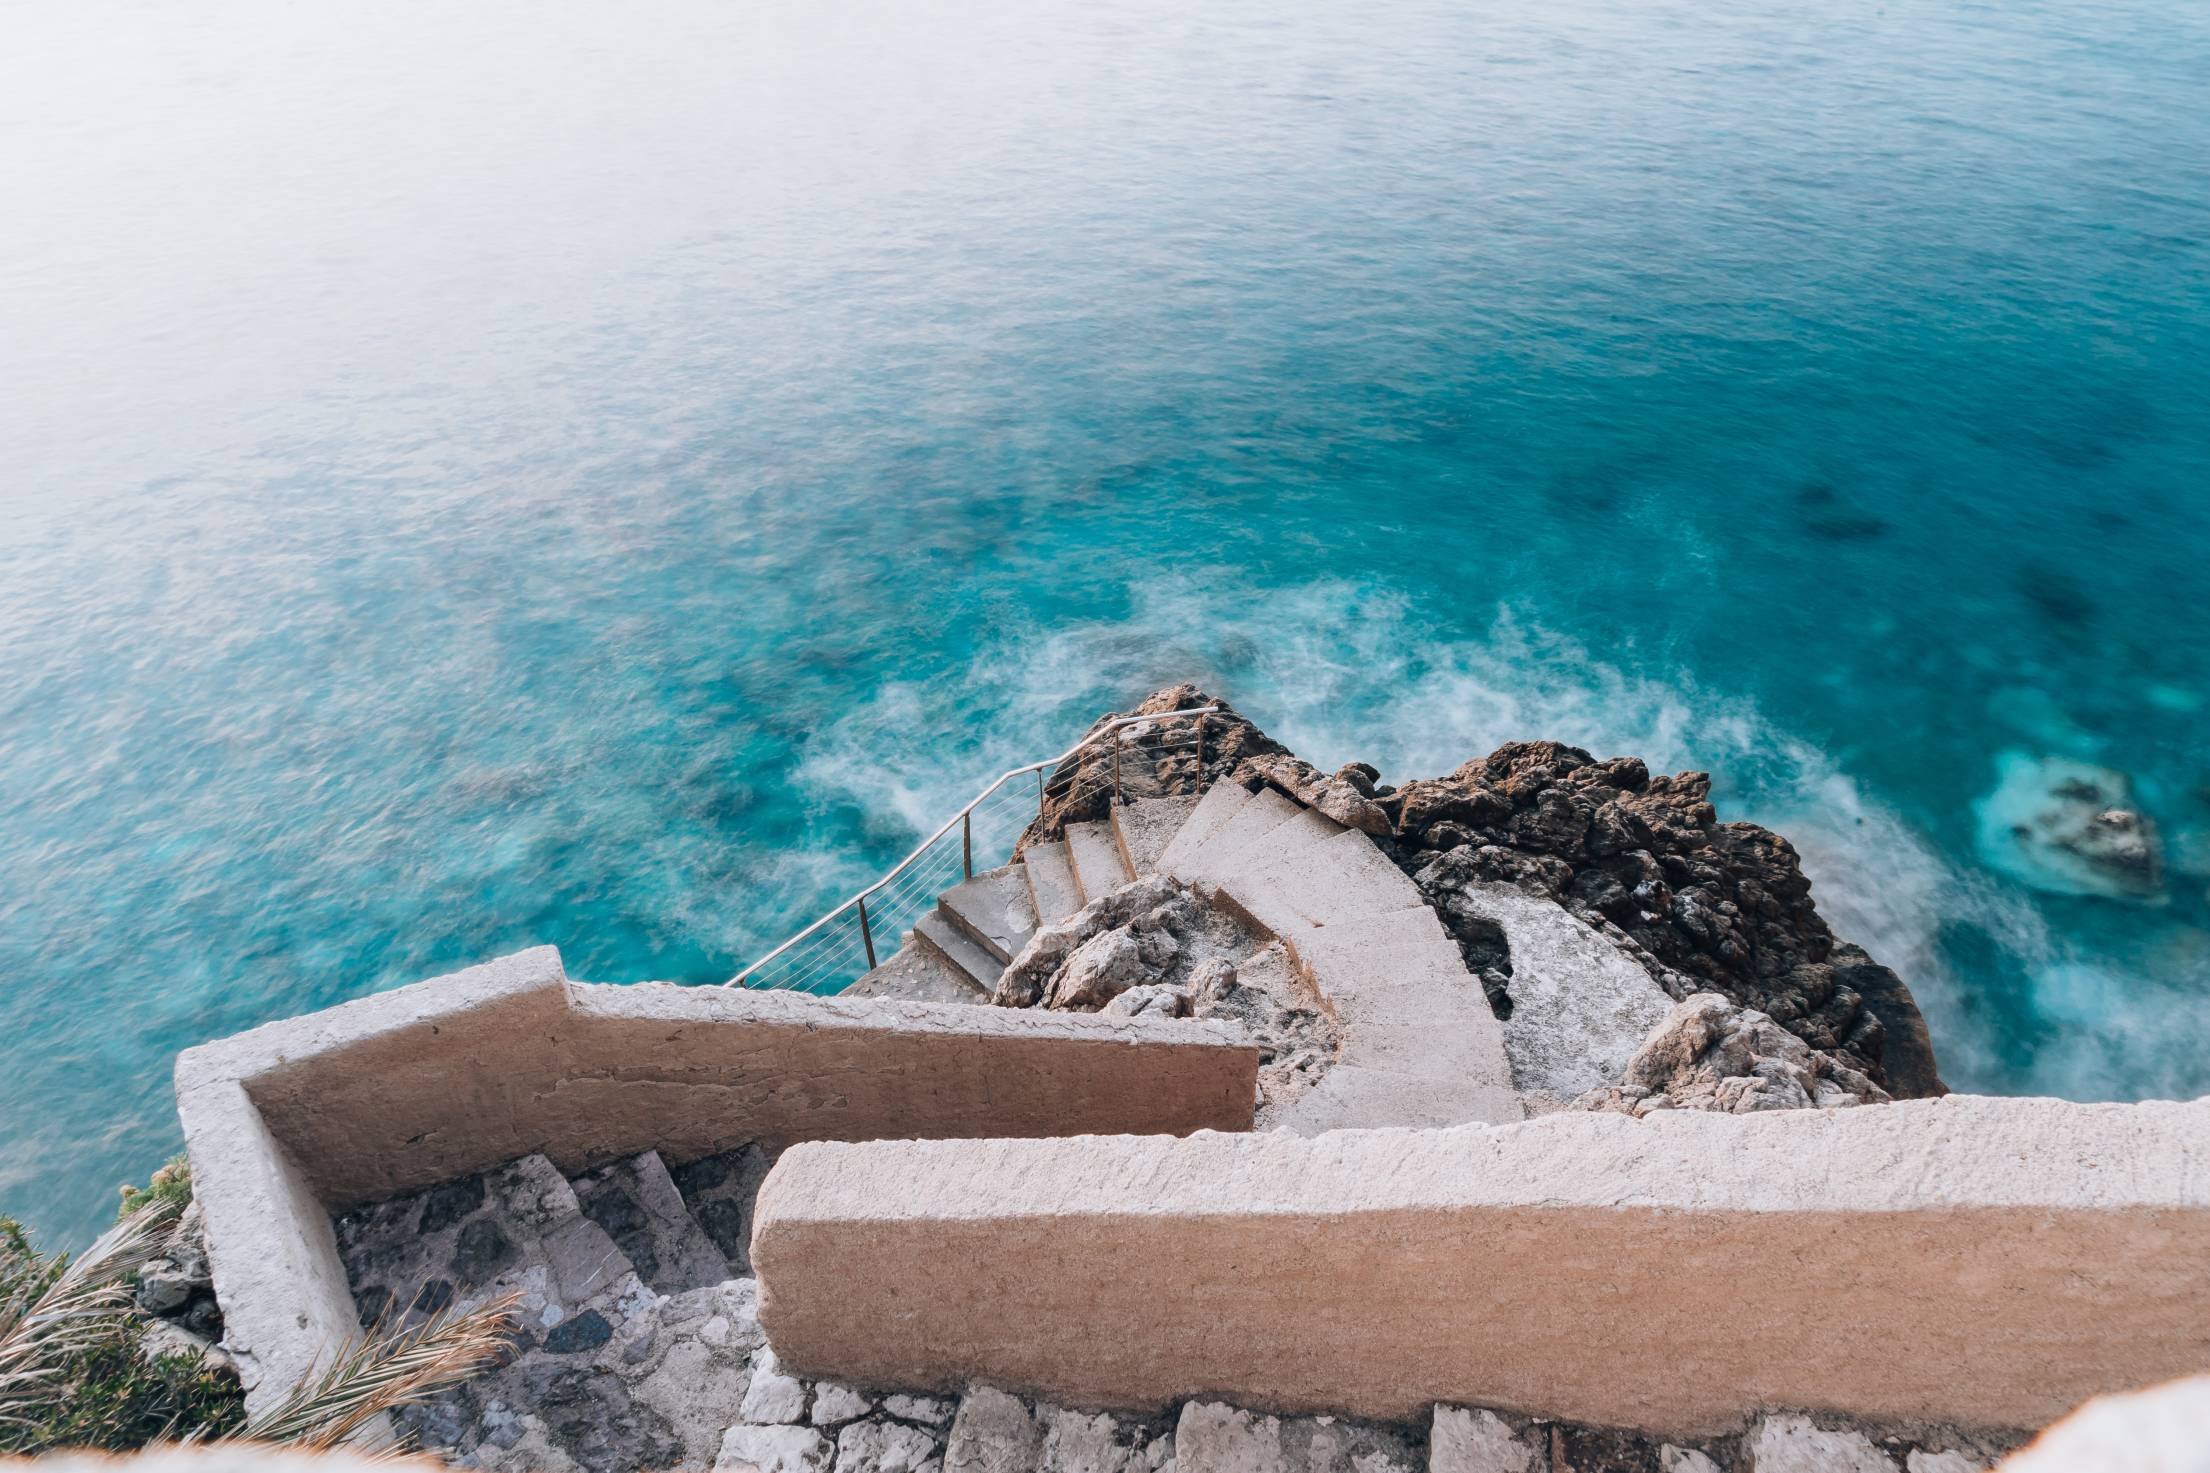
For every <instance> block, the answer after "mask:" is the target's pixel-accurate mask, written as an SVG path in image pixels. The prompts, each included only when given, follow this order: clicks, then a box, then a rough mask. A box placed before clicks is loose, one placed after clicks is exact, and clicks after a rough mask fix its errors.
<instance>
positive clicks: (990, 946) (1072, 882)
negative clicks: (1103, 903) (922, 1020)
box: [848, 797, 1197, 1002]
mask: <svg viewBox="0 0 2210 1473" xmlns="http://www.w3.org/2000/svg"><path fill="white" fill-rule="evenodd" d="M1196 806H1197V800H1196V799H1194V798H1175V797H1154V798H1137V799H1136V800H1134V801H1133V802H1130V803H1124V804H1116V805H1115V806H1114V808H1113V811H1112V816H1111V817H1110V818H1107V819H1098V820H1096V821H1094V822H1090V823H1076V824H1069V825H1067V832H1066V837H1065V838H1064V839H1061V840H1058V841H1056V842H1054V843H1049V844H1035V845H1031V846H1030V847H1029V849H1028V850H1027V851H1026V852H1025V853H1024V854H1023V855H1022V856H1021V857H1020V858H1019V859H1017V860H1015V861H1014V862H1013V863H1011V864H1008V865H1005V866H1003V867H1001V868H999V869H994V870H988V871H985V872H984V873H982V874H978V875H976V876H975V877H974V878H973V879H971V880H962V881H961V882H960V883H959V884H957V885H954V886H952V888H951V889H949V890H946V891H945V892H944V893H943V894H941V895H939V896H937V897H936V909H934V910H933V911H931V912H929V913H928V914H927V915H925V916H923V917H922V918H921V919H920V921H919V922H918V923H917V924H916V925H915V926H914V928H913V932H912V934H911V936H910V937H909V939H908V940H907V942H906V944H905V945H904V946H903V947H901V948H900V949H899V951H898V954H897V955H896V956H893V957H892V958H890V960H889V961H887V962H885V963H884V964H883V965H882V966H880V967H877V968H876V969H875V970H874V971H872V972H869V973H868V974H867V975H866V976H865V977H862V978H861V979H860V980H859V981H858V982H856V983H854V984H853V985H852V987H851V988H850V989H848V990H849V991H850V992H851V993H853V994H854V995H857V996H871V995H881V996H896V997H912V998H921V999H925V1000H927V1001H932V1002H981V1001H984V1000H985V999H987V998H988V997H989V995H990V990H991V989H992V988H993V987H995V986H996V985H997V980H998V974H999V973H1001V972H1003V971H1004V970H1005V964H1006V963H1007V962H1009V961H1011V960H1012V959H1013V958H1014V956H1015V955H1017V954H1018V953H1019V951H1020V949H1021V948H1022V947H1023V946H1025V945H1026V944H1027V943H1028V938H1029V937H1031V936H1033V935H1035V934H1036V928H1037V927H1038V926H1039V925H1048V924H1050V923H1051V922H1053V921H1057V920H1063V919H1065V918H1066V917H1068V916H1070V915H1073V914H1074V913H1075V912H1076V911H1078V910H1080V909H1081V908H1082V907H1083V906H1085V905H1087V904H1088V903H1089V902H1091V901H1092V900H1095V899H1096V898H1097V897H1098V896H1100V895H1103V894H1105V893H1106V892H1107V891H1109V890H1114V889H1117V888H1119V887H1120V886H1122V885H1125V884H1127V883H1128V882H1129V881H1130V880H1133V879H1135V878H1136V877H1137V876H1138V875H1139V874H1148V873H1150V872H1151V871H1152V870H1153V869H1155V868H1156V867H1157V866H1156V861H1157V856H1158V854H1159V853H1160V851H1161V850H1163V849H1164V848H1165V846H1166V842H1167V840H1168V839H1169V838H1170V837H1171V836H1172V834H1173V832H1174V831H1175V830H1176V829H1178V828H1179V827H1180V826H1181V823H1182V820H1183V819H1185V818H1186V817H1188V816H1189V813H1190V811H1191V810H1192V809H1193V808H1195V807H1196Z"/></svg>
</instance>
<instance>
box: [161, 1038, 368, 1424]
mask: <svg viewBox="0 0 2210 1473" xmlns="http://www.w3.org/2000/svg"><path fill="white" fill-rule="evenodd" d="M177 1114H178V1115H179V1116H180V1117H181V1118H182V1120H183V1122H184V1138H185V1140H186V1141H187V1142H189V1143H190V1145H191V1153H192V1192H193V1198H194V1200H195V1202H197V1204H198V1205H199V1208H200V1210H201V1211H202V1212H203V1213H204V1214H205V1216H206V1223H207V1259H208V1265H209V1267H210V1269H211V1270H212V1271H213V1274H214V1279H215V1298H216V1300H217V1301H218V1302H219V1303H220V1304H221V1305H222V1307H223V1340H222V1343H223V1348H224V1349H225V1350H227V1351H228V1352H229V1353H230V1356H231V1358H232V1359H233V1360H234V1361H236V1362H237V1366H238V1379H239V1381H240V1382H241V1383H242V1384H243V1385H244V1386H245V1389H246V1402H247V1405H248V1406H249V1407H252V1408H254V1409H256V1410H258V1409H260V1408H261V1407H264V1406H267V1405H268V1404H270V1403H271V1402H273V1401H275V1400H278V1399H281V1398H282V1396H283V1395H284V1393H285V1392H286V1391H288V1390H289V1389H290V1388H291V1387H292V1386H293V1385H295V1384H296V1383H298V1382H299V1381H301V1380H303V1379H304V1378H305V1377H306V1376H307V1375H308V1374H310V1373H311V1372H313V1371H314V1370H315V1369H316V1368H317V1367H319V1366H321V1365H322V1364H323V1363H324V1362H325V1361H326V1360H327V1358H328V1357H330V1356H331V1355H333V1354H335V1353H336V1351H337V1350H338V1348H339V1347H340V1346H342V1345H343V1344H344V1343H345V1342H346V1341H347V1340H348V1339H350V1338H351V1337H352V1336H353V1335H354V1334H356V1333H357V1332H358V1329H359V1326H358V1325H357V1323H356V1321H355V1312H354V1307H353V1291H352V1289H351V1287H350V1286H349V1285H348V1284H347V1283H346V1278H345V1265H344V1263H342V1262H341V1261H340V1260H339V1258H338V1244H337V1237H336V1235H335V1234H334V1233H333V1232H332V1230H331V1227H330V1213H329V1211H328V1210H327V1209H326V1208H325V1207H324V1206H323V1205H322V1203H321V1201H320V1200H318V1199H317V1198H316V1196H315V1194H314V1192H313V1190H312V1189H311V1188H310V1187H309V1186H308V1183H307V1174H306V1173H305V1172H304V1171H302V1170H301V1169H300V1165H299V1162H298V1161H297V1159H296V1158H295V1157H294V1156H293V1155H292V1153H291V1152H290V1151H289V1150H287V1149H286V1148H285V1146H284V1144H283V1142H281V1141H279V1140H278V1139H277V1138H276V1137H275V1136H274V1135H273V1134H272V1133H271V1132H270V1130H269V1128H268V1125H267V1124H266V1123H265V1122H264V1121H263V1120H262V1118H261V1112H260V1111H259V1110H258V1109H256V1108H254V1104H253V1101H252V1100H251V1099H250V1098H248V1097H247V1094H246V1089H245V1086H244V1085H243V1084H241V1083H239V1082H238V1081H237V1080H235V1079H221V1078H216V1079H208V1080H202V1081H200V1082H198V1083H196V1084H195V1085H194V1086H193V1087H192V1088H190V1089H186V1088H182V1087H181V1081H180V1087H179V1089H178V1090H177ZM272 1287H273V1288H274V1289H275V1290H276V1292H270V1290H271V1288H272Z"/></svg>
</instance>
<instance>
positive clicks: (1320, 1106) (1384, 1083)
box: [1273, 1063, 1527, 1136]
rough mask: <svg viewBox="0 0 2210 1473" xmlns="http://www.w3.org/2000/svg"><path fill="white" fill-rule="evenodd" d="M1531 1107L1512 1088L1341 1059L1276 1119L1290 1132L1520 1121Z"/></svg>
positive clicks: (1505, 1123)
mask: <svg viewBox="0 0 2210 1473" xmlns="http://www.w3.org/2000/svg"><path fill="white" fill-rule="evenodd" d="M1526 1115H1527V1111H1526V1108H1525V1106H1524V1105H1522V1104H1521V1102H1520V1098H1519V1096H1518V1095H1516V1094H1514V1093H1513V1092H1512V1091H1511V1090H1510V1089H1500V1088H1497V1087H1496V1086H1494V1085H1488V1084H1481V1083H1477V1082H1473V1081H1464V1082H1458V1083H1452V1082H1449V1081H1445V1080H1438V1079H1432V1078H1428V1077H1425V1076H1422V1075H1416V1074H1399V1073H1395V1072H1392V1071H1390V1070H1387V1069H1375V1068H1368V1067H1364V1066H1361V1065H1357V1064H1346V1063H1337V1064H1336V1065H1335V1066H1334V1067H1333V1068H1331V1069H1329V1070H1328V1072H1327V1073H1326V1074H1325V1075H1323V1076H1322V1077H1321V1079H1320V1082H1319V1083H1318V1084H1316V1085H1314V1086H1313V1087H1312V1088H1311V1089H1310V1090H1308V1091H1306V1092H1305V1093H1304V1094H1303V1095H1301V1096H1299V1097H1298V1098H1297V1099H1295V1100H1293V1101H1291V1102H1290V1103H1289V1105H1288V1106H1287V1107H1286V1108H1285V1109H1284V1110H1283V1111H1282V1113H1281V1115H1280V1117H1279V1118H1277V1119H1276V1120H1275V1122H1274V1124H1273V1128H1274V1129H1275V1130H1280V1131H1286V1132H1288V1133H1289V1134H1291V1135H1305V1136H1311V1135H1320V1134H1323V1133H1325V1132H1327V1131H1330V1130H1368V1129H1374V1128H1377V1127H1382V1126H1389V1127H1413V1128H1427V1129H1434V1128H1439V1127H1443V1126H1450V1125H1516V1124H1518V1123H1519V1122H1520V1121H1521V1120H1524V1119H1525V1118H1526Z"/></svg>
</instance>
